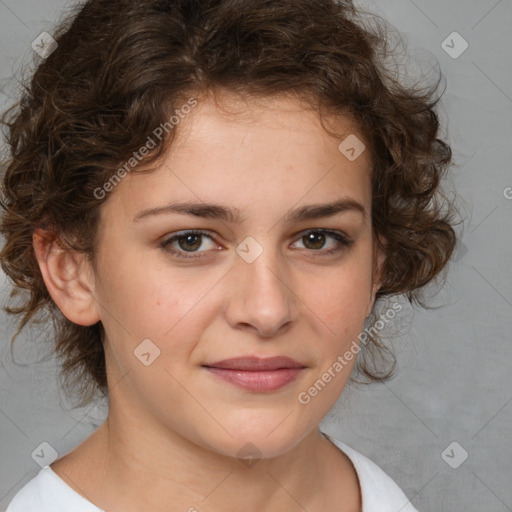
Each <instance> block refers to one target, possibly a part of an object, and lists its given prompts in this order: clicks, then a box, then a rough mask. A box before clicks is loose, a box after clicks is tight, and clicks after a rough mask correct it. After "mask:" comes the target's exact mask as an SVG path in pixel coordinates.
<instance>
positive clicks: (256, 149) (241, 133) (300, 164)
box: [94, 96, 378, 457]
mask: <svg viewBox="0 0 512 512" xmlns="http://www.w3.org/2000/svg"><path fill="white" fill-rule="evenodd" d="M230 100H232V103H231V105H232V106H234V107H235V109H236V108H237V107H239V108H240V111H241V112H243V115H242V116H238V117H234V116H229V115H228V114H225V113H222V112H220V111H219V110H218V109H217V107H216V104H215V102H214V101H213V100H212V99H211V98H209V99H207V98H205V99H203V100H201V101H199V103H198V105H197V106H196V107H195V108H194V109H192V112H191V113H190V114H188V116H187V117H186V118H185V119H184V120H182V121H181V123H180V125H179V131H178V132H177V137H176V139H175V140H174V143H173V145H172V147H171V149H170V151H169V152H168V153H167V155H166V157H165V160H164V161H163V163H162V165H161V167H159V168H158V169H157V170H155V171H153V172H151V173H148V174H133V173H132V174H129V175H127V176H126V177H124V178H123V180H122V181H121V182H120V183H119V184H118V185H117V186H116V187H115V189H114V190H113V191H111V192H110V196H109V198H108V200H107V201H106V202H105V203H104V204H103V206H102V211H101V230H100V236H99V245H98V267H97V272H96V275H95V288H94V296H95V300H96V301H97V307H98V313H99V316H100V317H101V322H102V323H103V325H104V328H105V331H106V340H105V350H106V357H107V371H108V376H109V386H110V387H113V385H114V384H115V387H114V389H111V390H110V402H111V411H112V412H113V410H114V409H113V408H114V407H117V406H120V404H123V405H122V406H123V407H125V408H127V409H129V410H130V417H131V418H133V421H134V422H140V425H141V426H142V425H144V428H145V429H147V428H155V429H160V430H161V431H162V432H164V431H168V432H172V433H176V434H177V435H179V436H181V437H182V438H184V439H186V440H188V441H191V442H193V443H195V444H197V445H200V446H202V447H206V448H208V449H211V450H214V451H216V452H218V453H222V454H227V455H232V456H236V455H237V453H238V452H239V450H240V449H241V447H243V446H244V445H245V444H246V443H247V442H251V443H253V444H254V445H255V446H257V447H258V449H259V450H260V451H261V453H262V454H263V457H272V456H276V455H279V454H280V453H284V452H285V451H287V450H289V449H290V448H292V447H293V446H294V445H296V444H297V443H298V442H299V441H300V440H301V439H303V438H304V437H305V436H306V435H307V434H308V433H309V432H311V431H312V429H314V428H315V427H316V426H317V425H318V424H319V423H320V421H321V419H322V418H323V417H324V416H325V415H326V414H327V412H328V411H329V409H330V408H331V407H332V406H333V405H334V403H335V401H336V399H337V398H338V396H339V395H340V393H341V391H342V390H343V388H344V386H345V384H346V382H347V380H348V378H349V375H350V371H351V369H352V367H353V364H354V361H355V357H354V358H353V359H352V360H345V364H341V363H339V359H338V357H339V356H343V354H344V353H345V352H346V351H347V350H349V349H350V347H351V346H352V347H353V346H354V342H358V334H359V333H360V332H361V330H362V328H363V323H364V320H365V318H366V316H367V315H368V314H369V313H370V311H371V307H372V305H373V299H374V294H375V291H376V290H377V289H378V283H377V282H375V281H374V280H373V279H372V277H373V271H374V269H375V265H376V264H377V255H376V254H374V252H373V239H372V236H373V234H372V229H371V224H370V215H371V210H370V207H371V187H370V161H369V156H368V154H367V153H368V152H367V151H365V152H363V153H362V154H361V155H360V156H359V157H358V158H357V159H355V160H353V161H351V160H349V159H348V158H346V157H345V156H344V154H343V153H342V152H340V150H339V149H338V146H339V145H340V143H341V142H342V140H344V139H345V138H346V137H347V136H348V135H350V134H356V133H357V131H356V128H355V125H354V124H353V123H352V122H351V121H350V119H349V118H345V117H341V118H337V120H336V123H337V124H336V125H335V126H336V127H337V129H338V133H340V134H342V135H341V138H334V137H331V136H330V135H329V134H328V133H327V132H326V131H325V130H324V129H323V128H322V125H321V123H320V118H319V116H318V113H315V112H312V111H309V110H306V109H304V108H302V107H301V105H300V103H298V102H297V101H296V100H293V99H291V98H282V97H281V98H272V99H270V98H267V99H265V100H262V101H261V102H258V103H256V102H251V103H243V102H240V101H239V100H235V98H234V97H229V96H225V97H224V101H226V102H228V101H230ZM226 104H227V103H226ZM333 126H334V125H333ZM357 136H358V138H359V139H360V140H362V137H361V136H360V135H357ZM338 202H342V204H343V205H344V207H343V208H338V209H334V208H333V209H331V210H330V211H323V212H320V210H319V209H316V210H315V209H313V208H312V206H313V205H314V206H315V207H316V206H322V205H327V204H330V203H338ZM182 203H187V204H188V205H189V207H188V213H187V208H185V207H182V208H181V209H180V208H177V207H176V208H170V205H178V204H182ZM192 203H193V204H194V205H196V207H195V208H191V206H190V205H191V204H192ZM340 204H341V203H340ZM206 205H215V206H216V207H217V208H216V209H213V208H209V209H208V208H206ZM357 205H359V206H357ZM306 207H307V208H306ZM166 208H167V210H166ZM154 209H160V212H159V213H158V211H153V212H151V210H154ZM191 209H192V210H193V211H192V212H191ZM178 210H180V211H178ZM220 212H231V213H225V214H223V215H220ZM315 212H316V214H317V215H313V214H314V213H315ZM301 213H302V215H299V214H301ZM308 213H309V215H308ZM333 213H334V214H333ZM190 231H193V233H190ZM144 340H146V341H144ZM269 358H281V359H269ZM283 358H287V359H283ZM233 359H234V361H233ZM227 360H232V361H227ZM226 361H227V362H226ZM337 361H338V363H339V365H341V366H342V368H341V369H340V366H339V365H338V366H337V365H336V364H335V363H336V362H337ZM329 370H330V373H329ZM326 372H327V373H329V375H330V379H329V378H328V377H329V375H328V376H327V377H325V373H326ZM323 375H324V378H322V376H323ZM319 379H321V380H322V383H323V385H318V384H317V387H316V393H315V392H314V391H313V392H312V393H309V392H308V390H310V388H311V387H312V386H314V384H315V383H318V380H319ZM308 397H309V399H308ZM305 402H307V403H305Z"/></svg>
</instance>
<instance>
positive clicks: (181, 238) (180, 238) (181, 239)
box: [161, 231, 215, 258]
mask: <svg viewBox="0 0 512 512" xmlns="http://www.w3.org/2000/svg"><path fill="white" fill-rule="evenodd" d="M204 238H208V239H209V240H211V241H212V242H213V239H212V237H211V236H210V235H208V234H207V233H205V232H203V231H182V232H181V233H178V234H176V235H174V236H172V237H171V238H168V239H167V240H165V241H164V242H162V244H161V247H162V248H163V249H165V250H166V251H169V252H171V253H172V254H174V255H176V256H178V257H181V258H198V257H201V256H202V255H203V253H206V252H208V251H207V250H206V251H199V250H198V249H199V248H200V247H201V246H202V245H203V241H204ZM175 244H177V245H175ZM213 245H215V244H213ZM186 253H189V254H191V255H190V256H188V255H187V254H186ZM193 253H197V255H196V254H193Z"/></svg>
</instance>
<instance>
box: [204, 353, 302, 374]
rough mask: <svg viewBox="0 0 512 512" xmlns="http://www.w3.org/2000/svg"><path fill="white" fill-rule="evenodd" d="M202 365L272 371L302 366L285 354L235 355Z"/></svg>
mask: <svg viewBox="0 0 512 512" xmlns="http://www.w3.org/2000/svg"><path fill="white" fill-rule="evenodd" d="M203 366H207V367H210V368H223V369H226V370H244V371H249V372H258V371H272V370H281V369H286V368H304V365H302V364H300V363H298V362H297V361H295V360H294V359H291V358H289V357H286V356H276V357H267V358H259V357H252V356H251V357H235V358H233V359H224V360H223V361H216V362H215V363H207V364H204V365H203Z"/></svg>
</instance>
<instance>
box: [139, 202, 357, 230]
mask: <svg viewBox="0 0 512 512" xmlns="http://www.w3.org/2000/svg"><path fill="white" fill-rule="evenodd" d="M348 211H355V212H359V213H360V214H361V215H362V216H363V219H364V220H365V221H366V220H367V212H366V208H365V207H364V206H363V205H362V204H361V203H358V202H357V201H355V200H354V199H351V198H343V199H340V200H338V201H335V202H333V203H325V204H312V205H308V206H302V207H300V208H297V209H295V210H292V211H291V212H289V213H287V214H286V215H285V217H284V222H286V223H290V224H291V223H294V222H300V221H304V220H314V219H321V218H325V217H333V216H334V215H337V214H339V213H343V212H348ZM173 213H174V214H176V213H177V214H182V215H191V216H194V217H201V218H208V219H220V220H223V221H226V222H231V223H234V224H240V223H242V222H244V221H245V220H246V218H245V217H244V216H243V215H242V213H241V211H240V210H239V209H238V208H228V207H226V206H222V205H219V204H206V203H192V202H186V203H173V204H168V205H165V206H158V207H155V208H148V209H146V210H142V211H140V212H139V213H137V214H136V215H135V217H134V218H133V220H134V222H140V221H142V220H143V219H146V218H148V217H150V216H154V215H164V214H167V215H169V214H173Z"/></svg>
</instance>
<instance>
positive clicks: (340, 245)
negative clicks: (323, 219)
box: [299, 229, 353, 255]
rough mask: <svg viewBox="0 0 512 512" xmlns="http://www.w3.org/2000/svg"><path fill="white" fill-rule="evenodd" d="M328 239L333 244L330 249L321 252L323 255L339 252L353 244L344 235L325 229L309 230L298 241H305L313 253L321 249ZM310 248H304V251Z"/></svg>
mask: <svg viewBox="0 0 512 512" xmlns="http://www.w3.org/2000/svg"><path fill="white" fill-rule="evenodd" d="M328 238H331V239H333V240H334V241H335V243H334V246H333V247H331V248H330V249H327V250H323V251H322V253H321V254H323V255H326V254H334V253H338V252H341V251H343V250H344V249H345V248H346V247H348V246H350V245H352V243H353V240H350V239H349V238H348V237H347V236H345V235H344V234H342V233H340V232H337V231H329V230H326V229H311V230H309V231H308V232H307V233H306V234H304V235H302V237H301V238H300V239H299V240H305V242H306V244H307V245H312V246H313V248H312V250H313V251H315V252H319V250H320V249H323V246H324V244H325V241H326V239H328ZM310 248H311V247H306V249H310Z"/></svg>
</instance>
